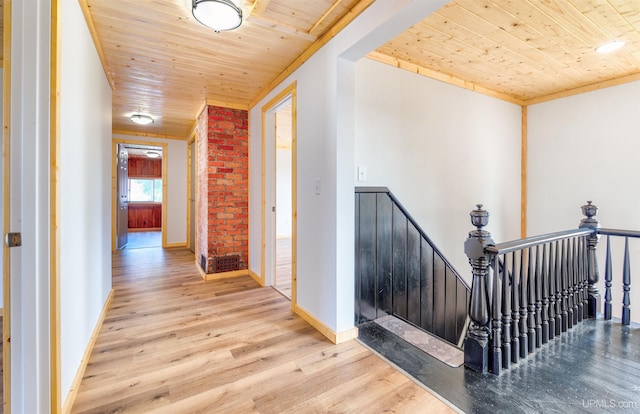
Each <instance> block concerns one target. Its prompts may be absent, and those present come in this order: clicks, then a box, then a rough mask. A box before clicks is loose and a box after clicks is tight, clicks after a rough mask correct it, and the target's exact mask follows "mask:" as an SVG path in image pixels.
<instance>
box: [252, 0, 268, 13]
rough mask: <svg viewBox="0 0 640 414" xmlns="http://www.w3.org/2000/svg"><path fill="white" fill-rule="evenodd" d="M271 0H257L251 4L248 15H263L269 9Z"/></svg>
mask: <svg viewBox="0 0 640 414" xmlns="http://www.w3.org/2000/svg"><path fill="white" fill-rule="evenodd" d="M270 1H271V0H256V1H255V2H254V3H253V5H252V6H251V9H250V10H249V13H248V16H247V17H251V16H262V15H263V14H264V12H265V10H267V7H268V6H269V2H270Z"/></svg>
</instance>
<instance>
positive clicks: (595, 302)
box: [580, 201, 600, 318]
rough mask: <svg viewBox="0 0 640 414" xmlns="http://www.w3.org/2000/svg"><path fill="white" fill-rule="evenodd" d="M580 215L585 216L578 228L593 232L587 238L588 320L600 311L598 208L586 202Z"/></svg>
mask: <svg viewBox="0 0 640 414" xmlns="http://www.w3.org/2000/svg"><path fill="white" fill-rule="evenodd" d="M581 209H582V214H583V215H584V216H586V217H585V218H583V219H582V220H581V221H580V228H590V229H593V230H594V232H593V233H592V234H591V235H589V236H588V237H587V282H588V284H589V285H588V287H587V295H588V297H587V315H588V317H589V318H595V317H596V315H597V314H598V311H599V310H600V292H598V288H597V287H596V284H597V283H598V280H599V279H600V274H599V272H598V261H597V259H596V246H597V245H598V239H599V237H600V236H598V233H597V230H598V228H599V227H600V222H599V221H598V219H597V218H595V216H596V214H597V213H598V207H597V206H595V205H593V204H591V201H587V204H585V205H583V206H582V207H581Z"/></svg>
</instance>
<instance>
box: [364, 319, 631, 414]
mask: <svg viewBox="0 0 640 414" xmlns="http://www.w3.org/2000/svg"><path fill="white" fill-rule="evenodd" d="M359 332H360V336H359V339H360V341H361V342H363V343H364V344H365V345H367V346H369V347H370V348H372V349H373V350H374V351H376V352H378V353H379V354H380V355H381V356H382V357H384V358H386V359H388V360H389V361H390V362H392V363H393V364H395V365H396V366H398V367H399V368H400V369H402V370H404V371H405V372H406V373H407V374H408V375H410V376H411V377H413V378H414V379H415V380H416V381H418V382H420V383H422V384H424V385H425V386H426V387H427V388H428V389H430V390H432V391H433V392H435V393H437V394H438V395H439V396H440V397H441V398H443V399H445V400H447V401H449V402H450V403H452V404H453V405H454V406H456V407H457V408H459V409H460V410H461V411H463V412H465V413H509V414H515V413H563V414H569V413H607V412H611V413H632V412H640V325H638V324H632V325H630V326H622V325H621V324H620V322H619V321H604V320H602V319H598V320H593V319H589V320H586V321H584V322H582V323H580V324H578V325H577V326H574V327H573V329H571V330H570V331H569V332H568V333H567V334H565V335H563V336H562V337H560V338H555V339H553V340H552V341H551V342H550V343H548V344H546V345H544V347H543V349H542V350H541V351H539V352H536V353H535V354H531V355H530V356H529V357H528V358H526V359H525V360H521V361H520V362H518V363H517V364H515V365H513V366H512V368H511V369H510V370H507V371H505V372H504V373H503V374H502V375H500V376H497V375H493V374H484V375H483V374H479V373H476V372H474V371H471V370H469V369H465V368H464V366H462V367H459V368H452V367H449V366H447V365H445V364H444V363H442V362H441V361H438V360H437V359H435V358H433V357H431V356H430V355H428V354H426V353H424V352H422V351H420V350H418V349H417V348H415V347H414V346H412V345H410V344H408V343H407V342H406V341H404V340H403V339H401V338H399V337H398V336H396V335H394V334H392V333H391V332H389V331H387V330H385V329H384V328H382V327H381V326H379V325H377V324H375V323H373V322H371V323H367V324H364V325H362V326H360V327H359Z"/></svg>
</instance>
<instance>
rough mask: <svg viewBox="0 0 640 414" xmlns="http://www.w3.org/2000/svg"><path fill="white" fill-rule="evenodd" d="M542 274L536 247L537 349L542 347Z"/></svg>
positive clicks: (538, 248) (538, 249)
mask: <svg viewBox="0 0 640 414" xmlns="http://www.w3.org/2000/svg"><path fill="white" fill-rule="evenodd" d="M541 279H542V272H541V271H540V246H536V266H535V272H534V282H535V283H534V285H535V287H534V289H535V300H536V306H535V322H536V327H535V333H536V348H540V347H541V346H542V281H541Z"/></svg>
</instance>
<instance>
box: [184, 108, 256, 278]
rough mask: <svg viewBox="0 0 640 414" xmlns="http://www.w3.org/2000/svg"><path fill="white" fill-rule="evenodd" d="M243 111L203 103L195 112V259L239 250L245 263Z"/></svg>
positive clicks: (245, 141) (245, 126)
mask: <svg viewBox="0 0 640 414" xmlns="http://www.w3.org/2000/svg"><path fill="white" fill-rule="evenodd" d="M248 124H249V119H248V112H247V111H243V110H239V109H229V108H222V107H218V106H208V107H207V108H205V110H204V111H203V114H202V115H201V116H200V117H199V118H198V130H199V134H202V132H203V131H207V135H206V137H204V136H202V135H203V134H202V135H199V137H198V189H199V191H198V198H199V199H198V205H199V213H198V221H197V226H198V246H199V247H198V261H200V260H201V259H200V258H201V257H202V255H206V258H207V264H206V272H207V273H213V272H214V270H215V269H214V260H215V258H216V257H221V256H232V255H239V256H240V266H239V269H247V267H248V263H249V140H248Z"/></svg>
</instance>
